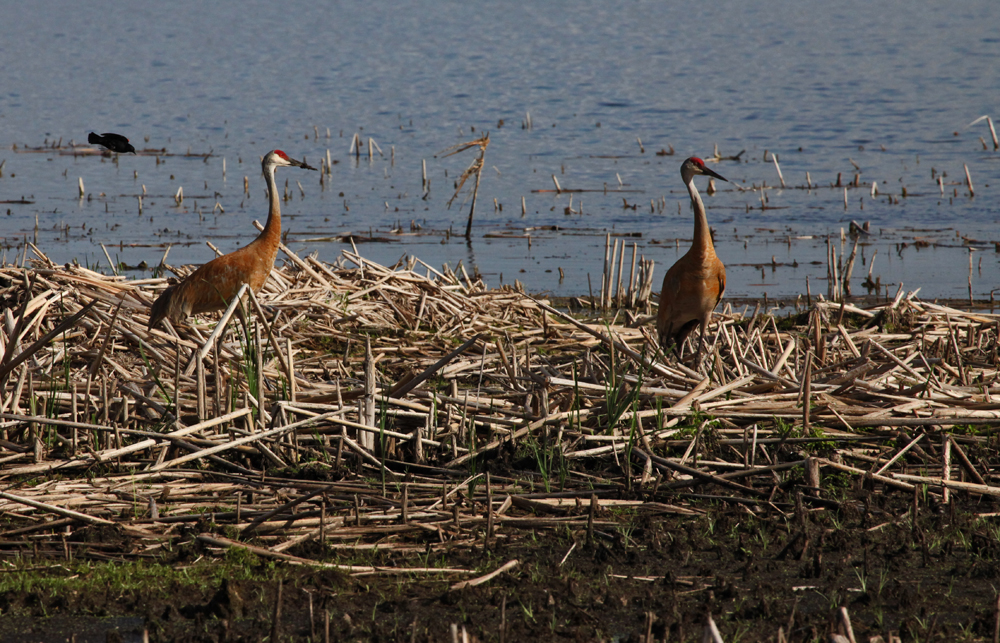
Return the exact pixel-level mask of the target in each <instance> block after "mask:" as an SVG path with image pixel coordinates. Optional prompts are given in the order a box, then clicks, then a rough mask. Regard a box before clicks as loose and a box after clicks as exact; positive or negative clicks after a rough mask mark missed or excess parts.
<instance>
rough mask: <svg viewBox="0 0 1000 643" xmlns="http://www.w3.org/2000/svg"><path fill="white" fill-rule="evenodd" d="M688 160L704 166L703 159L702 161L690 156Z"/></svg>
mask: <svg viewBox="0 0 1000 643" xmlns="http://www.w3.org/2000/svg"><path fill="white" fill-rule="evenodd" d="M688 162H689V163H694V164H695V165H700V166H701V167H705V161H702V160H701V159H700V158H698V157H697V156H692V157H691V158H689V159H688Z"/></svg>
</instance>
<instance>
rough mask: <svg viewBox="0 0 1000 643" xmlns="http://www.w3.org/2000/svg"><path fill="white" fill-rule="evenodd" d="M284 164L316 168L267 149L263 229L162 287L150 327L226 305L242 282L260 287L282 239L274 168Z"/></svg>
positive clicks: (150, 318)
mask: <svg viewBox="0 0 1000 643" xmlns="http://www.w3.org/2000/svg"><path fill="white" fill-rule="evenodd" d="M284 166H294V167H302V168H305V169H308V170H314V169H315V168H313V167H310V166H308V165H306V164H305V163H302V162H301V161H296V160H294V159H290V158H288V156H287V155H286V154H285V153H284V152H282V151H281V150H274V151H273V152H270V153H268V154H267V156H265V157H264V160H263V161H262V162H261V168H262V170H263V172H264V178H265V179H266V180H267V194H268V200H269V202H270V207H269V209H268V213H267V223H266V224H265V225H264V230H263V231H262V232H261V233H260V235H258V237H257V238H256V239H254V240H253V241H252V242H250V244H249V245H247V246H245V247H243V248H240V249H239V250H237V251H235V252H230V253H229V254H227V255H223V256H221V257H216V258H215V259H213V260H212V261H209V262H208V263H206V264H205V265H203V266H202V267H200V268H198V269H197V270H195V271H194V272H193V273H191V274H190V275H188V276H187V278H186V279H184V280H183V281H181V282H180V283H178V284H174V285H173V286H171V287H169V288H167V289H166V290H164V291H163V293H162V294H161V295H160V296H159V297H158V298H157V299H156V301H155V302H153V305H152V306H151V307H150V309H149V328H150V330H152V329H153V328H154V327H155V326H156V325H157V324H159V323H160V322H161V321H162V320H163V319H164V318H167V317H169V318H170V320H171V321H172V322H175V323H176V322H178V321H181V320H183V319H185V318H187V317H188V316H190V315H197V314H199V313H207V312H211V311H214V310H221V309H223V308H225V307H226V306H228V305H229V302H230V301H231V300H232V298H233V297H235V296H236V293H238V292H239V290H240V287H242V286H243V284H248V285H249V286H250V288H251V289H252V290H253V291H254V292H258V291H260V289H261V287H262V286H263V285H264V282H265V281H267V277H268V275H270V274H271V268H273V267H274V259H275V257H277V255H278V246H279V245H280V243H281V201H280V199H279V197H278V189H277V186H276V185H275V182H274V170H275V168H278V167H284Z"/></svg>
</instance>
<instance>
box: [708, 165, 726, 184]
mask: <svg viewBox="0 0 1000 643" xmlns="http://www.w3.org/2000/svg"><path fill="white" fill-rule="evenodd" d="M703 172H704V173H705V174H707V175H708V176H714V177H715V178H717V179H721V180H723V181H725V182H726V183H729V179H727V178H726V177H724V176H722V175H721V174H719V173H718V172H715V171H713V170H710V169H708V168H707V167H706V168H705V169H704V170H703Z"/></svg>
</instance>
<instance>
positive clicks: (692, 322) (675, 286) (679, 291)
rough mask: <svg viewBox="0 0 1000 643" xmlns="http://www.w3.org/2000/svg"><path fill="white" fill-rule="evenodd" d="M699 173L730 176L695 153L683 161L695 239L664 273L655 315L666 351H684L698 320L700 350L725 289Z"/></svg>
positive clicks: (683, 177) (723, 274)
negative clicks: (697, 180) (697, 182)
mask: <svg viewBox="0 0 1000 643" xmlns="http://www.w3.org/2000/svg"><path fill="white" fill-rule="evenodd" d="M699 174H707V175H708V176H714V177H715V178H717V179H722V180H723V181H727V180H728V179H725V178H723V177H722V176H720V175H718V174H716V173H715V172H713V171H712V170H710V169H708V168H707V167H705V162H704V161H702V160H701V159H700V158H697V157H694V156H692V157H691V158H689V159H688V160H686V161H684V163H683V164H682V165H681V178H682V179H683V180H684V183H685V184H686V185H687V189H688V194H690V195H691V207H692V208H694V241H693V243H692V244H691V249H690V250H688V251H687V254H685V255H684V256H683V257H681V258H680V259H678V260H677V263H675V264H674V265H673V266H671V267H670V270H668V271H667V274H666V275H664V277H663V289H662V290H661V291H660V310H659V313H658V315H657V319H656V328H657V330H658V331H659V333H660V346H661V347H662V348H663V350H664V351H666V350H668V349H669V348H671V347H673V348H674V350H676V351H677V354H678V356H680V355H681V351H682V349H683V346H684V340H685V339H687V336H688V335H689V334H690V333H691V331H692V330H694V327H695V326H696V325H699V324H700V325H701V338H700V339H699V340H698V352H697V353H696V354H698V355H700V354H701V348H702V345H703V343H704V341H705V329H706V328H707V327H708V320H709V319H710V318H711V317H712V311H713V310H715V306H716V305H717V304H718V303H719V300H720V299H722V293H723V292H724V291H725V290H726V267H725V266H723V265H722V261H720V260H719V258H718V257H717V256H716V254H715V246H713V245H712V233H711V232H710V231H709V229H708V217H706V216H705V204H704V203H702V201H701V195H700V194H698V188H696V187H695V185H694V177H695V176H697V175H699Z"/></svg>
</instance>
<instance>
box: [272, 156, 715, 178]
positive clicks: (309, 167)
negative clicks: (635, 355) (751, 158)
mask: <svg viewBox="0 0 1000 643" xmlns="http://www.w3.org/2000/svg"><path fill="white" fill-rule="evenodd" d="M288 162H289V163H291V164H292V165H294V166H295V167H301V168H302V169H303V170H316V168H314V167H313V166H311V165H308V164H306V163H303V162H302V161H296V160H295V159H288ZM723 181H725V179H723Z"/></svg>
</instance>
